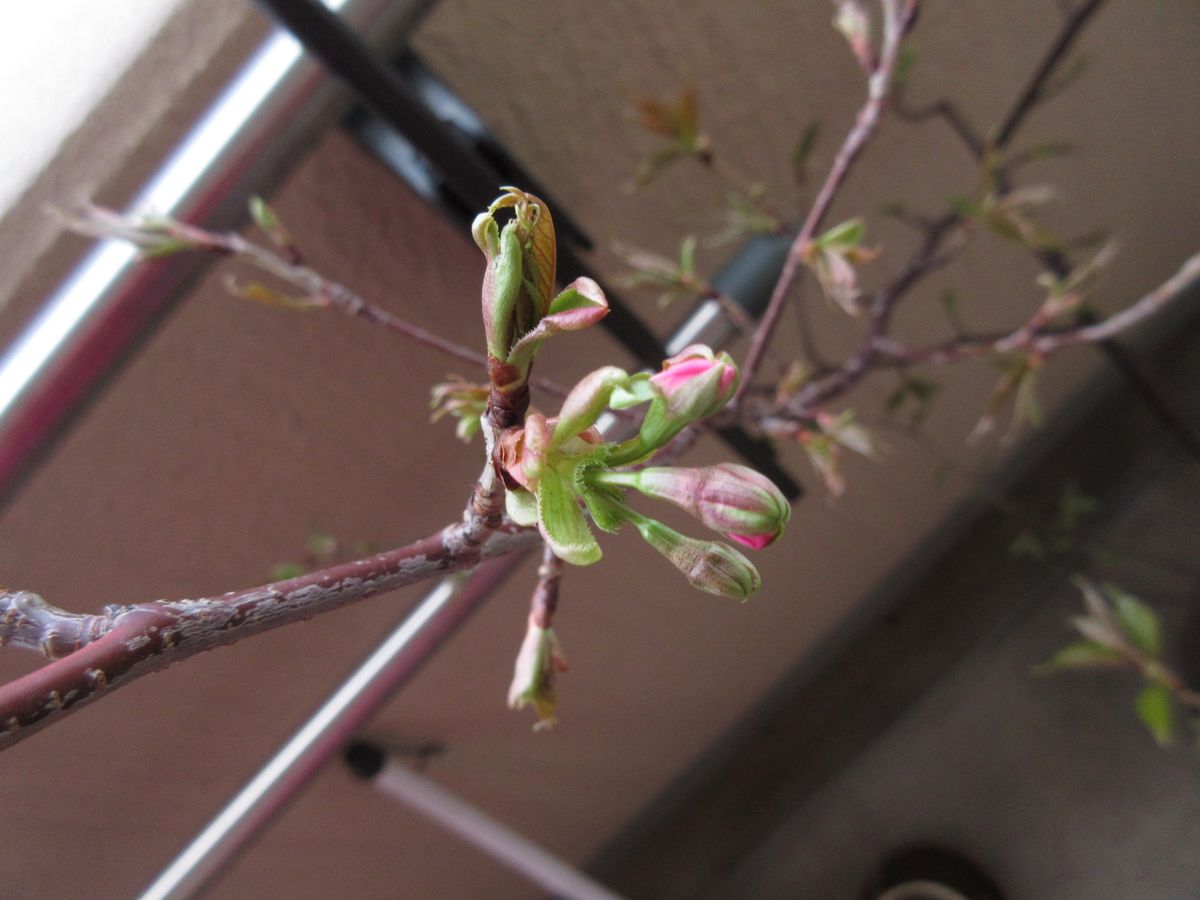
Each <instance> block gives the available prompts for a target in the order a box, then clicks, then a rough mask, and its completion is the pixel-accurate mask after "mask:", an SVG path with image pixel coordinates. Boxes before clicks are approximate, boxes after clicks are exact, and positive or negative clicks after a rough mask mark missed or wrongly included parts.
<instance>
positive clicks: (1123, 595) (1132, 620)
mask: <svg viewBox="0 0 1200 900" xmlns="http://www.w3.org/2000/svg"><path fill="white" fill-rule="evenodd" d="M1104 593H1105V594H1106V595H1107V596H1108V598H1109V599H1110V600H1111V601H1112V609H1113V615H1114V617H1115V619H1116V622H1117V625H1118V626H1119V627H1120V629H1121V633H1122V634H1124V635H1125V637H1127V638H1128V639H1129V642H1130V643H1131V644H1133V646H1135V647H1137V648H1138V650H1140V651H1141V652H1142V653H1144V654H1146V656H1148V657H1150V658H1151V659H1157V658H1158V657H1159V656H1160V655H1161V654H1162V623H1161V622H1160V621H1159V618H1158V614H1157V613H1156V612H1155V611H1154V610H1152V609H1151V608H1150V607H1149V606H1147V605H1146V604H1145V603H1143V602H1142V601H1141V600H1139V599H1138V598H1137V597H1134V596H1133V595H1132V594H1130V593H1127V592H1126V591H1123V590H1121V588H1119V587H1117V586H1116V585H1114V584H1106V585H1104Z"/></svg>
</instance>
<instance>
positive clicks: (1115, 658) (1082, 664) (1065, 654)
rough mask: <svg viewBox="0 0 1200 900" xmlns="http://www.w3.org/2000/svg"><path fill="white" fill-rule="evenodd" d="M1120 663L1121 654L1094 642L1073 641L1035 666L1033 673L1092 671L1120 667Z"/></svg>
mask: <svg viewBox="0 0 1200 900" xmlns="http://www.w3.org/2000/svg"><path fill="white" fill-rule="evenodd" d="M1121 662H1122V656H1121V654H1120V653H1118V652H1117V651H1116V650H1113V649H1112V648H1111V647H1105V646H1104V645H1103V644H1097V643H1096V642H1095V641H1075V642H1074V643H1072V644H1067V646H1065V647H1063V648H1062V649H1061V650H1059V651H1058V652H1057V653H1055V654H1054V655H1053V656H1051V657H1050V658H1049V659H1048V660H1046V661H1045V662H1044V663H1041V664H1040V665H1038V666H1036V667H1035V668H1034V670H1033V671H1034V673H1035V674H1037V675H1049V674H1052V673H1054V672H1061V671H1063V670H1064V669H1094V668H1100V667H1104V666H1116V665H1120V664H1121Z"/></svg>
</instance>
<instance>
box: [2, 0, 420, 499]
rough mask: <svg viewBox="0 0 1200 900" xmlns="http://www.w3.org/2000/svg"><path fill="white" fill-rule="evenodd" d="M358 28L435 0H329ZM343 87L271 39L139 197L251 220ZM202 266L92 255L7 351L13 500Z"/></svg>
mask: <svg viewBox="0 0 1200 900" xmlns="http://www.w3.org/2000/svg"><path fill="white" fill-rule="evenodd" d="M328 2H329V4H330V6H331V7H333V8H335V9H337V10H339V11H340V12H341V13H342V14H343V15H345V16H346V18H347V21H349V22H353V23H354V24H355V26H356V27H359V28H364V29H366V30H370V31H372V32H375V31H380V32H388V33H393V32H396V31H401V32H403V31H404V30H405V29H407V28H411V27H412V26H413V25H414V24H415V22H416V20H417V19H418V18H419V16H420V15H421V13H423V11H424V10H425V8H426V7H427V6H428V5H429V4H430V2H431V0H328ZM338 96H339V92H338V90H337V86H336V85H335V84H334V83H332V82H331V81H330V79H328V78H327V77H325V75H324V72H323V70H322V69H321V67H320V66H319V65H318V64H317V63H315V62H314V61H312V60H311V59H308V58H307V57H306V56H305V54H304V52H303V48H302V47H301V45H300V43H299V42H298V41H297V40H296V39H295V38H294V37H292V36H291V35H289V34H287V33H286V32H278V33H276V34H274V35H273V36H272V37H270V38H269V39H268V40H267V41H266V42H265V43H264V44H263V45H262V46H261V47H260V49H259V50H258V51H257V52H256V53H255V54H254V56H253V57H252V58H251V60H250V61H249V63H248V64H247V65H246V66H245V67H244V68H243V69H242V71H241V73H240V74H239V76H238V77H237V78H236V79H235V80H234V81H233V82H232V83H231V84H230V85H229V87H228V88H227V89H226V90H225V91H224V93H223V94H222V95H221V96H220V97H219V98H218V99H217V101H216V102H215V103H214V104H213V105H212V107H210V109H209V110H208V112H206V113H205V115H204V116H203V117H202V118H201V119H200V121H199V122H198V123H197V124H196V125H195V127H193V128H192V130H191V131H190V132H189V133H188V135H187V136H186V137H185V138H184V140H183V141H182V142H181V143H180V144H179V146H178V147H177V148H176V149H175V151H174V152H173V153H172V155H171V156H170V157H169V158H168V159H167V160H166V161H165V162H164V163H163V165H162V166H161V167H160V168H159V169H158V171H157V172H155V174H154V175H153V176H152V177H151V179H150V180H149V181H148V182H147V183H146V185H145V186H144V187H143V188H142V189H141V191H140V192H139V193H138V194H137V196H136V197H135V198H134V200H133V201H132V203H131V204H130V211H131V212H134V213H137V212H152V213H154V214H156V215H166V216H171V217H173V218H176V219H181V220H183V221H186V222H191V223H194V224H199V225H205V226H207V227H210V228H218V229H219V228H225V227H230V226H232V225H234V224H236V223H237V222H239V221H240V220H241V218H242V217H243V216H244V210H245V206H246V200H247V198H248V197H249V195H250V194H251V193H252V192H261V191H263V190H265V189H266V187H267V186H269V184H270V183H271V182H272V180H273V179H274V178H276V177H278V175H279V174H280V173H282V172H283V171H285V170H286V169H287V168H288V166H289V164H290V162H291V161H292V159H293V158H294V157H295V156H296V155H298V154H299V152H301V150H302V148H303V147H304V146H306V145H307V143H308V141H307V138H308V137H309V136H310V135H312V134H313V133H315V131H316V130H317V129H318V128H319V127H322V126H324V125H326V124H328V122H329V121H331V119H332V118H333V115H334V113H335V112H336V110H337V100H338ZM202 264H203V263H202V262H201V261H200V260H199V258H198V257H190V258H189V255H186V254H184V255H180V256H176V257H172V258H170V259H167V260H162V261H160V262H159V263H156V264H155V265H153V266H147V265H144V264H142V262H141V261H140V259H139V257H138V254H137V251H136V250H135V249H133V248H132V247H130V246H129V245H127V244H122V243H118V242H115V241H107V242H104V243H102V244H100V245H98V246H97V247H96V248H94V249H93V250H92V251H91V253H89V254H88V255H87V256H86V257H85V258H84V259H83V260H82V261H81V262H80V264H79V265H78V266H77V267H76V268H75V270H74V271H73V273H72V274H71V275H70V277H69V278H68V279H67V280H66V281H64V282H63V283H62V284H61V285H60V286H59V288H58V289H57V290H56V291H55V293H54V294H53V295H51V296H50V297H49V298H48V299H47V301H46V303H45V304H44V305H43V307H42V310H41V312H40V313H39V314H38V315H37V316H36V317H35V318H34V319H33V321H32V322H30V324H29V325H28V326H27V327H26V328H25V330H24V331H22V332H21V334H20V335H19V336H18V337H17V339H16V340H15V341H14V342H13V344H12V345H11V346H10V347H9V348H7V349H6V351H5V352H4V355H3V356H2V357H0V498H4V497H8V496H11V495H12V493H13V492H14V491H15V490H16V489H17V488H18V486H19V482H20V480H21V479H22V477H23V476H24V475H26V474H28V472H29V471H30V470H31V468H32V466H33V465H34V464H35V463H36V461H37V460H38V459H40V458H41V457H43V456H44V455H45V453H46V452H47V451H48V449H49V448H50V447H51V445H52V444H53V442H54V440H55V439H56V438H57V437H58V436H59V435H60V434H61V432H62V429H63V428H64V427H65V426H66V425H67V424H68V423H69V420H70V417H71V416H72V415H73V414H74V413H75V412H77V411H78V410H79V409H80V407H81V406H82V404H83V403H84V401H86V400H88V399H89V398H90V397H91V396H93V395H94V394H95V393H96V391H97V389H98V387H99V386H100V384H101V383H102V381H103V380H104V379H105V378H106V377H108V376H110V375H111V374H112V373H113V372H114V371H115V370H116V368H117V367H118V366H119V365H120V364H121V363H122V362H123V361H124V360H125V359H127V358H128V356H129V354H130V353H131V351H132V350H133V349H134V348H135V347H136V345H137V343H138V341H140V340H142V339H144V338H145V337H146V336H148V334H149V333H150V331H151V329H152V327H153V326H154V324H156V323H157V322H158V321H159V319H160V318H161V317H162V316H163V315H164V314H165V313H166V312H168V311H169V310H170V309H171V307H172V306H173V303H174V301H175V299H176V298H177V297H178V296H179V295H180V292H181V289H182V288H183V287H184V286H185V285H186V284H187V283H188V280H189V279H190V278H191V277H192V276H193V275H195V274H196V273H197V272H198V271H199V269H200V267H201V265H202Z"/></svg>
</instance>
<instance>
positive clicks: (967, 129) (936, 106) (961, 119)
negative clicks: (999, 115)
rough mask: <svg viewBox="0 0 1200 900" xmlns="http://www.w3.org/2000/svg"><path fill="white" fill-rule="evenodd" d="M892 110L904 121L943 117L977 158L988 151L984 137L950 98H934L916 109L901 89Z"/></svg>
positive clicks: (917, 121)
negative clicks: (907, 102) (909, 103)
mask: <svg viewBox="0 0 1200 900" xmlns="http://www.w3.org/2000/svg"><path fill="white" fill-rule="evenodd" d="M892 111H893V112H894V113H895V114H896V116H897V118H899V119H901V120H902V121H904V122H913V123H919V122H925V121H927V120H929V119H933V118H940V119H943V120H944V121H945V122H946V124H947V125H949V126H950V130H951V131H953V132H954V133H955V135H957V136H958V139H959V140H960V141H962V142H963V144H964V145H966V148H967V150H968V151H970V153H971V155H972V156H973V157H975V158H976V159H979V158H981V157H982V156H983V154H984V153H985V152H986V150H987V147H986V145H985V144H984V141H983V138H981V137H980V136H979V134H978V133H977V132H976V131H975V128H974V127H973V126H972V125H971V124H970V123H969V122H968V121H967V117H966V116H965V115H964V114H963V113H962V111H961V110H959V108H958V107H957V106H955V105H954V104H953V103H951V102H950V101H949V100H946V99H944V98H943V99H941V100H934V101H933V102H932V103H930V104H928V105H926V106H922V107H920V108H917V109H914V108H913V107H911V106H908V105H907V104H906V103H905V102H904V92H903V91H900V92H897V94H896V101H895V103H893V104H892Z"/></svg>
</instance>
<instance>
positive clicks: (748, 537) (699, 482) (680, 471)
mask: <svg viewBox="0 0 1200 900" xmlns="http://www.w3.org/2000/svg"><path fill="white" fill-rule="evenodd" d="M589 477H590V478H591V479H592V480H593V481H594V482H596V483H598V484H607V485H612V486H619V487H631V488H634V489H635V490H637V491H640V492H641V493H643V494H645V495H646V496H647V497H654V498H656V499H659V500H666V501H668V502H669V503H674V504H675V505H676V506H678V507H679V508H680V509H683V510H686V511H687V512H689V513H691V514H692V515H693V516H695V517H696V518H697V519H699V520H700V521H701V522H703V523H704V524H705V525H707V526H708V527H709V528H711V529H713V530H714V531H719V532H721V533H722V534H724V535H725V536H726V537H728V538H729V539H730V540H734V541H737V542H738V543H739V544H743V545H745V546H747V547H753V548H754V549H756V550H757V549H759V548H762V547H765V546H767V545H768V544H770V543H771V542H772V541H774V540H775V539H776V538H778V537H779V536H780V535H781V534H783V528H784V526H785V525H786V524H787V520H788V517H789V516H790V515H791V507H790V506H789V505H788V502H787V498H785V497H784V496H783V493H782V492H781V491H780V490H779V488H777V487H776V486H775V485H774V483H772V481H771V479H769V478H767V477H766V476H765V475H761V474H759V473H758V472H756V471H754V470H753V469H750V468H747V467H746V466H739V465H735V464H733V463H722V464H721V465H717V466H705V467H703V468H694V469H690V468H689V469H685V468H675V467H672V466H658V467H651V468H646V469H642V470H641V471H638V472H608V471H603V470H597V471H596V472H594V473H589Z"/></svg>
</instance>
